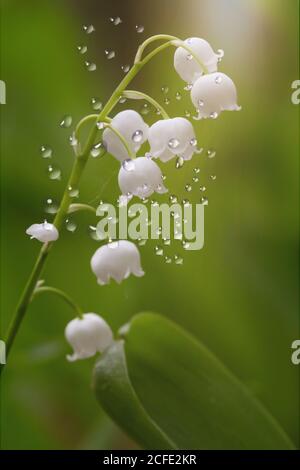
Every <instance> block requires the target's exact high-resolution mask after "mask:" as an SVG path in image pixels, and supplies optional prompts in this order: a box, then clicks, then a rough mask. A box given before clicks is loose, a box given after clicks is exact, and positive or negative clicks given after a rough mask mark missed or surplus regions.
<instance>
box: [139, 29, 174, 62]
mask: <svg viewBox="0 0 300 470" xmlns="http://www.w3.org/2000/svg"><path fill="white" fill-rule="evenodd" d="M162 40H167V41H177V40H178V38H177V37H176V36H170V35H169V34H156V35H155V36H151V37H150V38H148V39H146V40H145V41H144V42H143V43H142V44H141V45H140V47H139V48H138V50H137V53H136V56H135V59H134V63H136V62H140V61H141V60H142V55H143V52H144V50H145V49H146V47H147V46H149V44H151V43H152V42H154V41H162Z"/></svg>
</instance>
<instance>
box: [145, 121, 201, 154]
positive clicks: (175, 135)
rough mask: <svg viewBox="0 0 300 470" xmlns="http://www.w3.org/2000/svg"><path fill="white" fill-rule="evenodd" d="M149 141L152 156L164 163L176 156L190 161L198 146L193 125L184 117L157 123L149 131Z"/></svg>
mask: <svg viewBox="0 0 300 470" xmlns="http://www.w3.org/2000/svg"><path fill="white" fill-rule="evenodd" d="M148 139H149V144H150V147H151V148H150V153H151V155H152V156H153V157H154V158H160V160H161V161H162V162H167V161H168V160H171V158H174V157H175V155H178V156H180V157H182V158H183V159H184V160H190V159H191V158H192V156H193V153H194V152H195V147H196V145H197V141H196V138H195V132H194V129H193V126H192V124H191V123H190V121H189V120H188V119H185V118H182V117H176V118H173V119H164V120H161V121H157V122H155V123H154V124H153V126H151V127H150V129H149V136H148Z"/></svg>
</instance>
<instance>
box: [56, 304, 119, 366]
mask: <svg viewBox="0 0 300 470" xmlns="http://www.w3.org/2000/svg"><path fill="white" fill-rule="evenodd" d="M65 337H66V339H67V341H68V342H69V343H70V345H71V346H72V348H73V349H74V352H73V354H72V355H68V356H67V359H68V361H70V362H73V361H77V360H78V359H86V358H88V357H92V356H94V355H95V354H96V353H97V352H100V353H101V352H103V351H104V350H105V349H106V348H108V346H110V345H111V343H112V342H113V334H112V331H111V329H110V327H109V325H108V324H107V323H106V321H105V320H103V318H101V317H100V316H99V315H96V313H84V314H83V316H82V318H74V320H72V321H70V323H68V324H67V326H66V329H65Z"/></svg>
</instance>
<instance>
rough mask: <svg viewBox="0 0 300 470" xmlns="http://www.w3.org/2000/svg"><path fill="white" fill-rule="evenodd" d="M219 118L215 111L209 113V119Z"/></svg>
mask: <svg viewBox="0 0 300 470" xmlns="http://www.w3.org/2000/svg"><path fill="white" fill-rule="evenodd" d="M218 116H219V114H218V113H217V111H214V112H213V113H210V115H209V117H210V118H211V119H217V117H218Z"/></svg>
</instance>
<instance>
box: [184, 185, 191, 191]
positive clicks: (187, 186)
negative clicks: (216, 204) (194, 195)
mask: <svg viewBox="0 0 300 470" xmlns="http://www.w3.org/2000/svg"><path fill="white" fill-rule="evenodd" d="M184 188H185V190H186V191H187V192H188V193H190V192H191V191H192V185H191V184H189V183H188V184H186V185H185V187H184Z"/></svg>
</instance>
